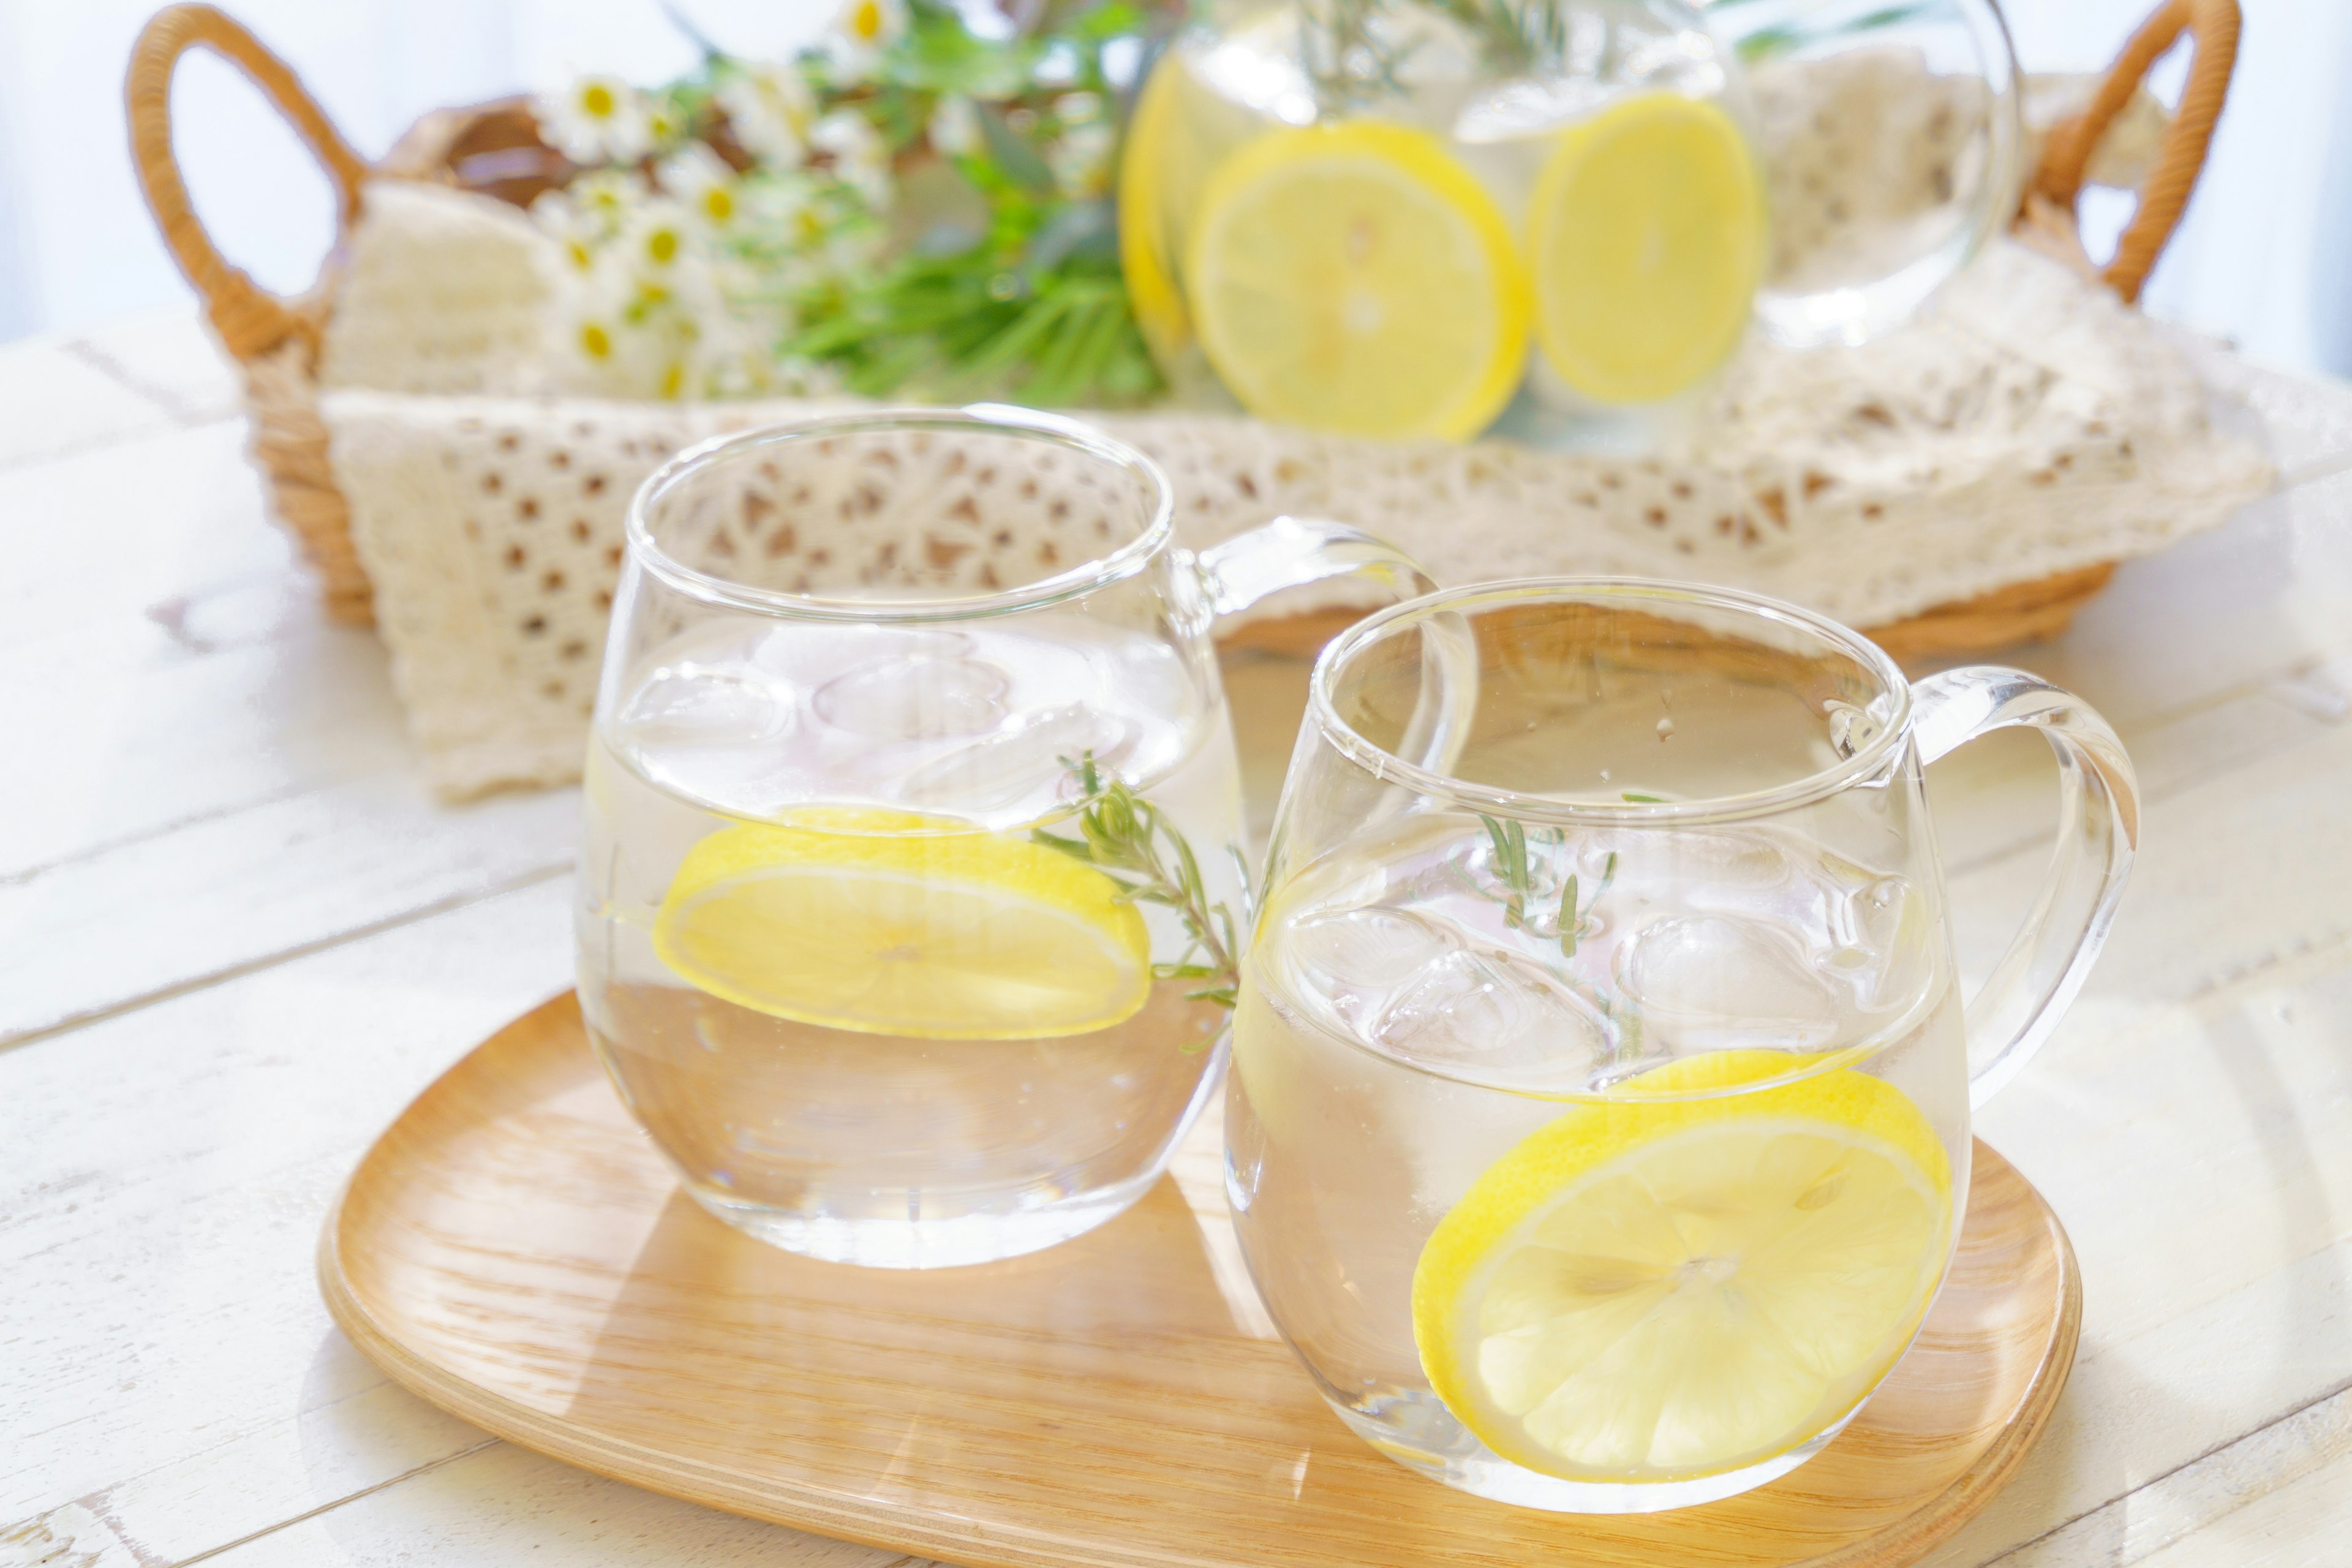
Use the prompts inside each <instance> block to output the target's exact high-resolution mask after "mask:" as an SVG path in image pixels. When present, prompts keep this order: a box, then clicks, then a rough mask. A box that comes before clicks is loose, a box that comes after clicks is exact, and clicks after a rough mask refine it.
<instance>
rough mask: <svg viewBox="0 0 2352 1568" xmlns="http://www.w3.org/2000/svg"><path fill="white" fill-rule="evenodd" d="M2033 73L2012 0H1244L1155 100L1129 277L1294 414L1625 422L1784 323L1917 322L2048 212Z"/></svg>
mask: <svg viewBox="0 0 2352 1568" xmlns="http://www.w3.org/2000/svg"><path fill="white" fill-rule="evenodd" d="M2014 79H2015V63H2014V59H2013V57H2012V55H2011V48H2010V44H2009V39H2008V36H2007V33H2006V31H2005V30H2004V28H2003V26H2002V23H2001V19H2000V11H1999V9H1998V7H1997V6H1996V5H1994V3H1993V0H1918V3H1916V4H1912V5H1900V6H1893V7H1889V6H1886V5H1883V4H1880V3H1878V0H1717V4H1716V5H1714V6H1713V7H1712V8H1711V9H1708V10H1706V11H1704V12H1702V11H1701V10H1699V9H1697V8H1696V7H1695V6H1693V5H1686V4H1684V3H1683V0H1214V3H1213V4H1211V5H1208V6H1207V7H1206V8H1205V9H1204V11H1203V12H1202V20H1201V21H1199V22H1198V23H1197V24H1196V25H1195V26H1192V27H1191V28H1190V29H1189V30H1187V31H1185V32H1183V33H1181V34H1180V35H1179V36H1178V37H1177V38H1176V39H1175V40H1174V41H1173V43H1172V44H1171V46H1170V47H1169V48H1168V49H1167V51H1166V53H1165V54H1164V55H1163V57H1162V58H1160V61H1159V63H1158V65H1157V66H1156V68H1154V70H1153V71H1152V74H1151V75H1150V78H1149V79H1148V81H1147V83H1146V85H1145V87H1144V89H1143V90H1142V92H1141V94H1140V95H1139V99H1138V100H1137V104H1136V109H1135V112H1134V114H1133V116H1132V119H1131V121H1130V122H1129V130H1128V135H1127V143H1126V148H1125V151H1124V153H1123V154H1122V160H1121V174H1120V196H1119V215H1118V216H1119V226H1120V255H1121V260H1122V265H1123V268H1124V271H1125V273H1126V277H1127V282H1128V289H1129V297H1130V299H1131V300H1132V301H1133V303H1134V307H1135V311H1136V316H1137V320H1138V321H1139V325H1140V326H1141V327H1142V329H1143V331H1144V334H1145V337H1146V338H1147V340H1148V341H1149V342H1150V344H1151V346H1152V349H1153V352H1154V353H1155V355H1156V357H1157V358H1158V359H1159V360H1160V363H1161V364H1162V366H1163V368H1164V369H1165V370H1166V371H1167V373H1168V374H1169V376H1170V378H1171V382H1172V383H1173V384H1175V385H1176V386H1177V388H1178V389H1179V391H1180V393H1183V394H1188V395H1192V396H1194V397H1196V398H1197V397H1201V396H1203V395H1206V396H1209V397H1211V398H1214V397H1217V396H1219V395H1223V394H1230V395H1231V397H1233V398H1234V399H1238V401H1239V402H1240V403H1241V404H1242V405H1244V407H1246V408H1247V409H1248V410H1249V411H1250V412H1252V413H1254V414H1256V415H1258V416H1261V417H1265V418H1269V419H1274V420H1278V421H1281V422H1285V423H1289V424H1295V425H1301V426H1310V427H1317V428H1324V429H1331V430H1337V431H1340V432H1343V433H1347V434H1352V435H1361V436H1381V437H1411V436H1434V437H1448V438H1454V439H1459V438H1463V437H1469V436H1473V435H1475V434H1477V433H1478V432H1479V431H1481V430H1483V429H1485V428H1486V426H1488V425H1489V424H1490V423H1492V422H1493V421H1494V420H1495V418H1496V416H1497V415H1498V414H1499V413H1500V412H1501V411H1502V410H1503V409H1504V407H1505V405H1507V403H1509V402H1510V401H1511V400H1512V398H1513V397H1514V396H1515V395H1517V394H1518V393H1519V392H1520V390H1521V389H1522V387H1523V385H1524V387H1525V388H1526V390H1527V391H1528V393H1529V394H1530V400H1529V401H1530V414H1531V416H1532V414H1533V413H1536V412H1546V411H1548V412H1550V413H1552V414H1555V415H1556V414H1558V413H1560V412H1563V411H1564V412H1567V413H1570V414H1582V415H1585V416H1590V417H1591V419H1592V420H1593V421H1594V422H1595V423H1596V424H1599V425H1605V424H1607V423H1608V421H1607V419H1606V418H1605V417H1604V416H1606V415H1608V414H1609V413H1610V411H1622V410H1624V409H1627V408H1655V407H1657V406H1658V405H1664V404H1668V403H1670V402H1672V401H1673V400H1675V399H1677V398H1679V397H1683V396H1684V395H1686V394H1689V393H1690V392H1692V391H1693V389H1695V388H1696V387H1698V386H1700V385H1701V384H1704V383H1705V382H1706V379H1707V378H1708V377H1709V375H1710V374H1712V373H1713V372H1714V371H1715V370H1716V369H1717V367H1719V366H1720V365H1722V364H1723V363H1724V362H1725V361H1726V360H1727V357H1728V356H1729V355H1730V354H1731V353H1732V352H1733V350H1734V349H1735V348H1737V347H1738V344H1739V342H1740V341H1741V339H1742V338H1743V337H1744V335H1745V334H1746V332H1747V331H1748V326H1749V323H1750V321H1759V322H1760V323H1761V324H1762V326H1763V327H1764V328H1765V329H1766V330H1767V331H1769V332H1770V333H1771V334H1772V335H1773V336H1774V337H1775V338H1777V339H1779V340H1780V341H1781V342H1787V343H1791V344H1804V345H1810V344H1815V343H1821V342H1830V341H1833V340H1834V341H1843V342H1859V341H1861V340H1862V339H1863V338H1864V337H1866V336H1868V335H1870V334H1872V333H1874V332H1877V331H1883V330H1884V329H1885V328H1887V327H1889V326H1892V325H1895V324H1896V323H1898V322H1900V321H1904V320H1906V319H1907V318H1908V317H1909V316H1910V315H1911V314H1912V312H1913V311H1914V310H1916V309H1917V308H1918V306H1919V305H1920V304H1921V303H1922V302H1923V301H1924V300H1926V299H1927V297H1928V296H1929V295H1930V294H1931V293H1932V292H1933V291H1934V289H1936V288H1937V286H1938V285H1939V284H1940V283H1942V282H1943V280H1944V279H1947V278H1948V277H1949V276H1950V275H1951V274H1952V273H1953V272H1954V271H1956V270H1957V269H1958V268H1959V267H1960V265H1961V264H1962V263H1963V262H1965V261H1966V260H1967V259H1968V258H1969V256H1970V255H1972V254H1973V253H1974V251H1975V250H1976V248H1977V247H1978V246H1979V245H1980V244H1981V243H1982V242H1983V240H1984V239H1985V238H1986V237H1988V236H1989V235H1990V234H1991V233H1993V232H1994V231H1995V229H1996V227H1997V226H1998V225H2000V223H2002V222H2003V221H2005V220H2006V218H2007V217H2008V216H2009V215H2010V214H2011V212H2012V211H2013V210H2014V207H2015V201H2016V191H2017V177H2018V176H2017V169H2016V160H2017V150H2018V144H2019V131H2018V121H2017V110H2016V105H2015V101H2014ZM1523 422H1524V421H1523ZM1538 423H1545V422H1542V421H1538ZM1621 423H1622V421H1621ZM1549 425H1551V426H1558V425H1559V420H1557V419H1553V420H1550V421H1549Z"/></svg>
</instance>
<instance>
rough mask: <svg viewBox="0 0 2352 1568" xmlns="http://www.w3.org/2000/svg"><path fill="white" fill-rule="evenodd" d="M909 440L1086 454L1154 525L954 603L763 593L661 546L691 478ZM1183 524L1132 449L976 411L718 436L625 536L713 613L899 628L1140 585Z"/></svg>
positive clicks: (659, 484) (637, 506) (1007, 408)
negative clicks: (921, 434) (1061, 565)
mask: <svg viewBox="0 0 2352 1568" xmlns="http://www.w3.org/2000/svg"><path fill="white" fill-rule="evenodd" d="M905 430H917V431H920V430H936V431H959V430H960V431H965V432H978V433H981V434H984V435H996V436H1003V437H1010V438H1012V439H1014V440H1022V441H1030V442H1034V443H1035V444H1037V445H1039V446H1043V447H1060V448H1062V449H1064V450H1066V451H1070V452H1074V453H1077V454H1079V455H1080V456H1082V457H1085V458H1091V459H1093V460H1095V461H1097V462H1099V463H1102V464H1105V465H1107V466H1108V467H1111V468H1118V469H1119V470H1121V471H1123V472H1125V473H1126V474H1127V475H1129V477H1130V478H1131V479H1134V480H1136V481H1137V482H1138V484H1139V487H1140V493H1141V494H1142V495H1143V496H1144V497H1146V498H1148V499H1147V500H1145V503H1144V504H1145V508H1146V510H1148V512H1149V514H1150V515H1149V517H1148V518H1147V520H1146V521H1145V522H1144V525H1143V526H1142V527H1141V528H1140V529H1139V530H1137V531H1136V533H1135V535H1134V537H1132V538H1130V539H1129V540H1127V541H1126V542H1123V543H1121V544H1119V545H1118V547H1117V548H1115V549H1113V550H1111V551H1109V552H1106V553H1104V554H1101V555H1097V556H1094V557H1092V558H1091V559H1088V560H1086V561H1082V562H1080V563H1077V564H1076V565H1075V566H1072V567H1070V568H1068V569H1066V570H1065V571H1062V572H1057V573H1055V574H1054V575H1052V576H1050V577H1042V578H1039V579H1038V580H1037V581H1035V582H1034V583H1024V584H1021V585H1020V586H1018V587H1014V588H1003V589H999V590H997V591H996V592H994V593H990V594H978V595H962V596H959V597H955V598H927V599H901V598H891V597H888V596H887V595H885V596H877V597H874V598H856V599H846V598H835V597H832V596H829V595H822V594H796V593H793V592H791V591H789V590H786V589H782V588H761V587H756V586H754V585H752V584H749V583H741V582H737V581H735V580H734V579H732V578H730V577H724V576H720V575H719V574H716V573H712V572H705V571H703V570H701V569H700V568H698V567H694V566H689V565H688V564H687V563H685V562H683V561H680V560H679V559H677V556H675V555H673V554H671V553H670V552H668V551H667V550H666V549H664V548H663V547H662V545H661V543H660V542H659V541H658V540H656V538H655V537H654V517H653V514H654V512H655V510H656V509H657V508H658V507H659V506H660V505H661V503H662V501H663V500H665V499H666V498H667V497H668V496H669V495H670V494H671V493H672V492H674V491H675V490H677V489H678V487H679V486H681V485H682V484H684V483H685V482H686V481H687V480H688V479H690V478H691V477H692V476H694V475H696V474H698V473H700V472H702V471H703V470H705V469H707V468H711V467H713V466H715V465H717V464H719V463H722V462H726V461H729V460H730V459H733V458H740V457H743V456H745V455H747V454H750V453H753V452H759V451H763V450H769V449H772V448H776V447H789V446H793V445H794V444H797V443H800V442H804V441H818V440H824V439H827V438H829V437H842V436H868V435H879V434H883V433H886V432H892V431H905ZM1175 515H1176V502H1175V490H1174V489H1173V487H1172V486H1171V485H1170V483H1169V481H1168V476H1167V474H1166V472H1165V471H1163V470H1162V469H1161V468H1160V465H1159V464H1158V463H1155V462H1153V461H1152V460H1151V459H1150V458H1148V457H1146V456H1144V455H1143V454H1142V453H1141V452H1139V451H1138V450H1136V449H1135V448H1134V447H1130V446H1129V445H1127V443H1125V442H1123V441H1119V440H1117V439H1115V438H1113V437H1109V436H1107V435H1105V434H1103V433H1102V432H1101V431H1100V430H1097V429H1096V428H1095V427H1094V426H1090V425H1087V424H1085V423H1084V422H1082V421H1080V420H1076V419H1071V418H1067V417H1065V416H1061V415H1056V414H1048V413H1045V412H1042V411H1040V410H1037V409H1032V408H1016V407H1013V406H1012V405H1006V404H989V403H976V404H971V405H966V406H964V407H961V408H923V407H912V406H908V407H885V408H863V409H856V410H853V411H850V412H846V413H840V414H818V415H811V416H806V417H804V418H795V419H784V420H779V421H777V422H776V423H774V424H771V425H762V426H758V427H756V428H754V429H751V430H742V431H737V432H734V433H732V434H729V435H722V436H714V437H710V438H709V439H708V440H705V441H699V442H697V443H696V444H695V445H693V446H691V447H687V448H686V449H685V450H684V451H681V452H680V453H678V454H677V456H676V457H674V458H670V459H669V461H667V462H666V463H664V464H663V465H662V466H661V467H660V468H656V469H655V470H654V471H653V473H652V474H651V475H649V476H647V478H646V481H645V483H643V484H641V485H639V486H638V487H637V490H636V493H635V495H634V496H632V497H630V499H629V510H628V515H627V517H626V519H625V523H624V528H625V536H626V540H627V543H628V552H629V558H630V560H631V561H632V562H634V563H636V564H637V565H640V566H642V567H644V568H645V570H646V572H648V573H650V574H652V575H654V576H656V577H657V578H659V579H660V580H661V581H662V582H663V583H665V584H667V585H668V586H669V587H671V588H673V589H676V590H677V592H679V593H682V594H685V595H688V596H689V597H692V598H695V599H698V600H700V601H702V602H703V603H705V604H709V605H725V606H727V607H729V608H731V609H738V610H749V611H751V612H752V613H754V614H757V615H765V616H786V617H790V618H793V619H799V620H812V621H868V622H883V623H887V624H897V623H909V622H924V621H959V620H970V619H973V618H975V617H979V616H1003V615H1012V614H1015V613H1018V612H1020V611H1023V610H1034V609H1041V608H1043V607H1045V606H1046V605H1058V604H1063V603H1066V601H1068V600H1071V599H1075V598H1079V597H1081V596H1083V595H1087V594H1090V593H1093V592H1095V591H1096V590H1097V589H1098V588H1103V587H1107V586H1108V585H1109V584H1113V583H1118V582H1121V581H1123V580H1125V579H1127V578H1129V577H1132V576H1134V575H1135V574H1137V573H1139V572H1141V571H1142V570H1143V569H1144V568H1145V567H1147V566H1149V565H1150V563H1151V562H1152V560H1153V559H1154V558H1155V557H1156V556H1158V555H1159V554H1160V552H1163V551H1165V550H1166V549H1167V548H1168V547H1169V544H1170V542H1171V541H1172V539H1173V538H1174V535H1175Z"/></svg>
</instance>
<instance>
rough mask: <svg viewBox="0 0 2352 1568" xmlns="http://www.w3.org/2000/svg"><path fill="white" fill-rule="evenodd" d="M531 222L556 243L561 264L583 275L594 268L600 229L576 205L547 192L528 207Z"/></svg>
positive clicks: (601, 234)
mask: <svg viewBox="0 0 2352 1568" xmlns="http://www.w3.org/2000/svg"><path fill="white" fill-rule="evenodd" d="M530 216H531V221H532V222H533V223H535V224H537V225H538V226H539V230H540V232H541V234H544V235H546V236H547V237H549V238H550V239H552V240H553V241H555V243H556V245H557V247H559V248H560V249H561V251H562V256H563V261H564V265H565V266H566V267H568V268H571V270H572V272H574V273H577V274H580V275H583V276H585V275H586V274H587V272H588V271H589V270H590V269H591V268H593V267H594V266H595V265H596V249H597V247H599V246H601V245H603V244H604V230H603V226H602V225H600V224H599V223H598V222H597V221H596V220H595V218H594V217H593V216H591V215H590V214H589V213H587V212H586V211H584V210H583V208H582V207H581V205H580V204H579V203H577V202H575V201H573V200H572V198H571V197H570V196H569V195H565V194H564V193H563V192H562V191H547V192H544V193H542V194H541V196H540V198H539V199H538V200H537V201H535V202H533V203H531V204H530Z"/></svg>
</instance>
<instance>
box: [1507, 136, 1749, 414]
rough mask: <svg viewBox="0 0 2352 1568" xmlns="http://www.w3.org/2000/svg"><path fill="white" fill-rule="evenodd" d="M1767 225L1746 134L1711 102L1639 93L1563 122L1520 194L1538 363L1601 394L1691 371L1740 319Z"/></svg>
mask: <svg viewBox="0 0 2352 1568" xmlns="http://www.w3.org/2000/svg"><path fill="white" fill-rule="evenodd" d="M1764 238H1765V207H1764V193H1763V188H1762V186H1761V185H1760V184H1759V181H1758V178H1757V173H1756V166H1755V161H1754V159H1753V158H1751V157H1750V156H1749V154H1748V139H1747V138H1746V137H1745V136H1743V135H1742V134H1741V133H1740V130H1739V126H1738V123H1737V122H1736V121H1733V120H1732V118H1731V116H1730V115H1728V114H1727V113H1725V112H1724V111H1723V110H1721V109H1720V108H1718V107H1717V105H1715V104H1713V103H1707V102H1703V101H1700V100H1694V99H1687V98H1683V97H1680V96H1678V95H1676V94H1674V93H1667V92H1653V93H1643V94H1642V95H1641V96H1639V97H1636V98H1629V99H1627V100H1624V101H1622V102H1621V103H1618V104H1615V105H1612V107H1610V108H1608V109H1605V110H1601V112H1600V113H1598V114H1596V115H1594V116H1592V117H1591V119H1590V120H1587V121H1583V122H1581V123H1580V124H1578V125H1574V126H1571V127H1570V128H1569V129H1568V130H1567V131H1565V132H1561V134H1560V138H1559V144H1558V145H1557V146H1556V147H1554V148H1553V149H1552V152H1551V154H1550V156H1549V158H1548V159H1547V160H1546V161H1545V163H1544V166H1543V170H1542V172H1541V173H1540V174H1538V176H1537V177H1536V189H1535V196H1534V198H1533V200H1532V201H1531V202H1530V203H1529V204H1528V259H1529V265H1530V267H1531V268H1532V270H1533V273H1534V278H1535V301H1536V341H1537V342H1538V344H1539V345H1540V346H1541V348H1542V350H1543V354H1544V360H1545V363H1548V364H1549V365H1550V366H1551V368H1552V369H1553V370H1554V371H1555V372H1557V373H1558V374H1559V377H1560V379H1561V380H1563V381H1565V382H1567V383H1568V384H1569V385H1570V386H1571V387H1573V388H1575V389H1576V390H1577V391H1578V392H1580V393H1581V394H1583V395H1585V396H1587V397H1590V398H1591V399H1593V400H1594V401H1596V402H1600V403H1608V404H1625V403H1647V402H1653V401H1654V400H1656V399H1658V398H1662V397H1668V396H1672V395H1674V394H1675V393H1678V392H1682V391H1685V390H1686V389H1687V388H1689V387H1691V386H1694V385H1696V384H1697V383H1699V382H1700V381H1702V380H1704V379H1706V375H1707V374H1708V373H1710V372H1712V371H1713V370H1714V369H1715V368H1716V367H1717V366H1718V365H1720V364H1721V363H1723V362H1724V361H1725V360H1726V359H1727V358H1728V357H1730V354H1731V351H1732V350H1734V349H1735V348H1738V346H1739V340H1740V337H1741V335H1742V334H1743V333H1744V332H1745V331H1747V330H1748V315H1749V312H1750V310H1751V309H1752V307H1753V303H1754V300H1755V295H1756V284H1757V279H1758V278H1759V276H1760V275H1761V270H1762V268H1763V261H1764Z"/></svg>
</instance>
